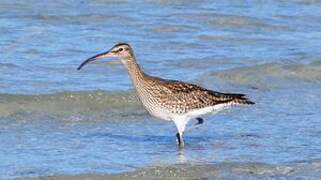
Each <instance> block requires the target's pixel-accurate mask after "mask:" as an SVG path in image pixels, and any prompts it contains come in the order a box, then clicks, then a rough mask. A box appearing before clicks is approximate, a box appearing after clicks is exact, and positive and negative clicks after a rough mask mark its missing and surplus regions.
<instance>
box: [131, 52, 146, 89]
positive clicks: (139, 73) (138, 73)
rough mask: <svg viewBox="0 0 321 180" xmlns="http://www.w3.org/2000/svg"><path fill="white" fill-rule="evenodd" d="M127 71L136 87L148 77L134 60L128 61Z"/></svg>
mask: <svg viewBox="0 0 321 180" xmlns="http://www.w3.org/2000/svg"><path fill="white" fill-rule="evenodd" d="M127 69H128V73H129V75H130V77H131V78H132V80H133V83H134V84H135V86H136V85H137V84H139V83H140V82H141V81H142V80H143V78H144V77H145V75H146V74H145V73H144V72H143V70H142V69H141V68H140V66H139V64H137V63H136V60H135V59H134V58H133V59H130V60H129V61H127Z"/></svg>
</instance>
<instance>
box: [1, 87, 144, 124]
mask: <svg viewBox="0 0 321 180" xmlns="http://www.w3.org/2000/svg"><path fill="white" fill-rule="evenodd" d="M145 113H146V112H145V111H144V110H143V108H142V106H141V104H140V103H139V101H138V99H137V98H136V96H135V95H134V93H131V92H107V91H87V92H61V93H54V94H43V95H19V94H0V117H1V118H6V117H7V118H8V117H14V118H19V117H21V118H25V117H26V116H27V117H28V116H29V117H32V118H35V117H37V116H40V117H43V116H46V117H52V118H62V119H73V120H82V119H89V118H90V119H101V118H106V117H114V116H117V117H126V116H131V115H144V114H145Z"/></svg>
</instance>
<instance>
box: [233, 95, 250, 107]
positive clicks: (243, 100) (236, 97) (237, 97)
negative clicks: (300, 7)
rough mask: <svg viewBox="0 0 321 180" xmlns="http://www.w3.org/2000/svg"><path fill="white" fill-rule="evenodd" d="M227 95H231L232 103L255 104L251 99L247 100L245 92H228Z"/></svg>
mask: <svg viewBox="0 0 321 180" xmlns="http://www.w3.org/2000/svg"><path fill="white" fill-rule="evenodd" d="M229 96H232V97H233V98H232V100H231V102H232V103H233V104H246V105H252V104H255V103H254V102H253V101H251V100H249V99H248V98H247V97H246V95H245V94H229Z"/></svg>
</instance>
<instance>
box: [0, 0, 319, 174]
mask: <svg viewBox="0 0 321 180" xmlns="http://www.w3.org/2000/svg"><path fill="white" fill-rule="evenodd" d="M320 19H321V3H320V2H319V1H313V0H306V1H303V0H302V1H301V0H297V1H273V0H271V1H268V2H266V3H263V2H261V1H251V2H246V1H228V2H222V1H205V0H195V1H190V2H188V3H187V2H185V1H179V0H176V1H166V0H151V1H148V0H146V1H113V0H96V1H72V0H70V1H52V2H42V1H8V0H3V1H1V2H0V33H1V36H0V51H1V52H2V53H1V56H0V72H1V76H0V142H1V145H0V179H14V178H26V177H33V178H39V177H48V178H58V179H64V178H66V179H68V178H70V179H72V178H75V179H78V178H93V179H94V178H96V179H99V178H101V179H104V178H116V179H117V178H118V179H122V178H124V177H126V178H137V177H138V178H146V179H148V178H152V177H163V178H177V179H179V178H182V177H186V178H188V177H190V178H210V179H211V178H309V179H313V178H315V179H317V178H318V177H320V174H321V172H320V162H321V103H320V97H321V90H320V89H321V55H320V54H321V49H320V42H321V33H320V29H321V20H320ZM116 42H128V43H130V44H131V45H132V46H133V48H134V50H135V53H136V57H137V59H138V62H139V63H140V64H141V66H142V67H143V69H144V70H145V71H146V72H147V73H150V74H153V75H156V76H162V77H164V78H170V79H177V80H184V81H188V82H192V83H195V84H198V85H201V86H204V87H206V88H210V89H214V90H217V91H222V92H237V93H245V94H247V95H248V96H249V97H250V98H251V99H252V100H253V101H255V102H256V105H255V106H251V107H235V108H232V109H229V110H226V111H224V112H221V113H219V114H217V115H215V116H207V117H204V119H205V123H204V124H203V125H201V126H199V127H198V128H196V129H192V130H189V131H187V132H186V135H185V140H186V143H187V146H186V148H185V149H184V150H179V149H177V147H176V142H175V133H176V132H175V126H174V124H173V123H170V122H164V121H161V120H157V119H155V118H153V117H151V116H150V115H148V113H147V112H146V111H145V110H144V109H143V107H142V105H141V104H140V103H139V101H138V100H137V97H136V96H135V92H134V91H133V89H132V84H131V81H130V79H129V77H128V74H127V72H126V71H125V69H124V68H123V67H122V66H121V65H119V64H115V63H113V64H111V63H107V60H106V61H101V62H99V63H96V64H93V65H88V66H86V67H85V68H84V69H83V70H82V71H77V70H76V68H77V66H78V65H79V64H80V63H81V62H82V61H83V60H85V59H86V58H88V57H90V56H92V55H95V54H96V53H100V52H103V51H105V50H107V49H109V48H110V47H111V46H112V45H113V44H114V43H116Z"/></svg>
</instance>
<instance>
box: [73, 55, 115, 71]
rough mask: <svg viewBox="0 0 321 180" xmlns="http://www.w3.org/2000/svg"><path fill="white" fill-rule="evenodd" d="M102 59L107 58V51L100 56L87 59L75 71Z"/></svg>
mask: <svg viewBox="0 0 321 180" xmlns="http://www.w3.org/2000/svg"><path fill="white" fill-rule="evenodd" d="M104 57H109V51H107V52H103V53H100V54H97V55H95V56H93V57H91V58H88V59H87V60H86V61H84V62H83V63H81V64H80V66H78V68H77V70H80V69H81V68H82V67H83V66H85V65H86V64H88V63H90V62H93V61H95V60H97V59H100V58H104Z"/></svg>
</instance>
